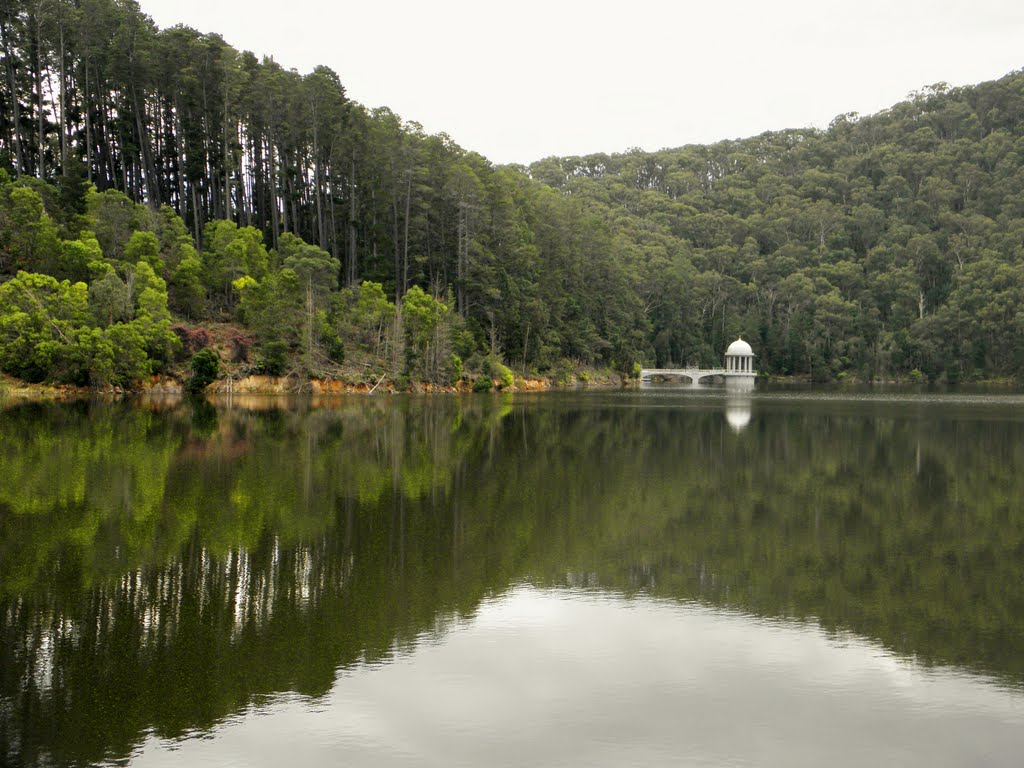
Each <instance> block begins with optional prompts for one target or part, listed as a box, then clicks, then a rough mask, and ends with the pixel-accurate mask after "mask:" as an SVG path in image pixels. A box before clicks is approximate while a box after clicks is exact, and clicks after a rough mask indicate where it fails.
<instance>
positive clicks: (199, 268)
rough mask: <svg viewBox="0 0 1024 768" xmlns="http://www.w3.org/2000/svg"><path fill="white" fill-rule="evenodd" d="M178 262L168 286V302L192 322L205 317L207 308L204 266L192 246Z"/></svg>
mask: <svg viewBox="0 0 1024 768" xmlns="http://www.w3.org/2000/svg"><path fill="white" fill-rule="evenodd" d="M184 252H185V255H184V256H183V258H182V259H181V260H180V261H179V262H178V266H177V267H175V269H174V272H173V273H171V279H170V282H169V284H168V301H169V303H170V305H171V307H173V308H174V310H175V311H176V312H179V313H180V314H182V315H184V316H185V317H187V318H189V319H190V320H196V319H198V318H199V317H201V316H202V315H203V312H204V310H205V308H206V289H205V288H204V287H203V281H202V275H203V264H202V262H201V261H200V260H199V257H198V256H197V255H196V254H195V250H194V249H192V247H191V246H188V248H187V249H185V251H184Z"/></svg>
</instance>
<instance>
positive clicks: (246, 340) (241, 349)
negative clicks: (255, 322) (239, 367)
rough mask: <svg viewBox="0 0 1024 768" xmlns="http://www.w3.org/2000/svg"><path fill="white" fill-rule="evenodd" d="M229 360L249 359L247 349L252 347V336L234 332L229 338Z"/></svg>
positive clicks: (239, 361)
mask: <svg viewBox="0 0 1024 768" xmlns="http://www.w3.org/2000/svg"><path fill="white" fill-rule="evenodd" d="M230 342H231V362H233V363H245V362H248V361H249V351H250V350H251V349H252V345H253V338H252V336H249V335H248V334H246V333H236V334H234V335H233V336H232V337H231V339H230Z"/></svg>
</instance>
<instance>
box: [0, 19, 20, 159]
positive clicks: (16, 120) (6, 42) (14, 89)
mask: <svg viewBox="0 0 1024 768" xmlns="http://www.w3.org/2000/svg"><path fill="white" fill-rule="evenodd" d="M0 36H2V37H3V46H4V64H5V67H4V69H5V70H6V71H7V87H8V88H9V89H10V92H11V120H12V122H13V124H14V130H13V133H14V169H15V171H16V172H17V174H18V175H19V176H20V175H21V174H23V173H25V150H24V147H23V146H22V141H21V106H20V104H19V100H18V84H17V81H16V80H15V77H14V52H13V50H12V48H11V39H10V28H9V27H8V25H7V23H6V21H0Z"/></svg>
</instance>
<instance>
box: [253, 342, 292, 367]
mask: <svg viewBox="0 0 1024 768" xmlns="http://www.w3.org/2000/svg"><path fill="white" fill-rule="evenodd" d="M259 371H260V372H261V373H265V374H266V375H268V376H282V375H284V374H285V373H286V372H287V371H288V344H286V343H285V342H283V341H276V340H275V341H266V342H264V343H263V345H262V348H261V350H260V358H259Z"/></svg>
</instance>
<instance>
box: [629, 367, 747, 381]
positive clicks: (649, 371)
mask: <svg viewBox="0 0 1024 768" xmlns="http://www.w3.org/2000/svg"><path fill="white" fill-rule="evenodd" d="M715 376H718V377H720V378H722V379H725V381H726V383H729V381H730V380H731V379H735V380H737V381H740V380H742V381H750V382H753V381H754V379H755V378H756V377H757V374H756V373H755V372H754V371H742V372H741V371H731V370H729V369H727V368H643V369H642V370H641V371H640V381H653V380H654V379H689V380H690V383H691V384H700V382H701V380H702V379H710V378H713V377H715Z"/></svg>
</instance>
